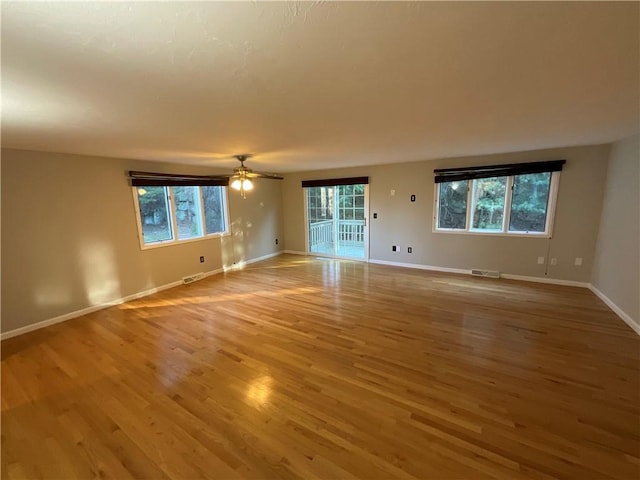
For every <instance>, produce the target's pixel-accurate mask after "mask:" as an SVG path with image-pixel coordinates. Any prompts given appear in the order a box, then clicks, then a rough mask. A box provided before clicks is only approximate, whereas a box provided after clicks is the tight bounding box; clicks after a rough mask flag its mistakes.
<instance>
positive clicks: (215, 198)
mask: <svg viewBox="0 0 640 480" xmlns="http://www.w3.org/2000/svg"><path fill="white" fill-rule="evenodd" d="M201 188H202V199H203V200H204V221H205V224H206V225H205V228H206V231H207V234H211V233H223V232H226V231H227V226H226V225H225V208H224V187H201Z"/></svg>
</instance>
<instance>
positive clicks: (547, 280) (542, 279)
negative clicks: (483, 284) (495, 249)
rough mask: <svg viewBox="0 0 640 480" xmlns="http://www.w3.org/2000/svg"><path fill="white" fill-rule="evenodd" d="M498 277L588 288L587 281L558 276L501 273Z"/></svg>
mask: <svg viewBox="0 0 640 480" xmlns="http://www.w3.org/2000/svg"><path fill="white" fill-rule="evenodd" d="M500 278H506V279H507V280H520V281H523V282H536V283H550V284H552V285H565V286H567V287H581V288H589V283H587V282H578V281H575V280H561V279H559V278H546V277H530V276H527V275H512V274H510V273H501V274H500Z"/></svg>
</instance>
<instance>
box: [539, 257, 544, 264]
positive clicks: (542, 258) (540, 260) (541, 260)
mask: <svg viewBox="0 0 640 480" xmlns="http://www.w3.org/2000/svg"><path fill="white" fill-rule="evenodd" d="M538 265H544V257H538Z"/></svg>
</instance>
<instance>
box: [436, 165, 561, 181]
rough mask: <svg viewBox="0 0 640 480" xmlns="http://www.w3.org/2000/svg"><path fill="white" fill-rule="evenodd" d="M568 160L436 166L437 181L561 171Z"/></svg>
mask: <svg viewBox="0 0 640 480" xmlns="http://www.w3.org/2000/svg"><path fill="white" fill-rule="evenodd" d="M566 162H567V161H566V160H550V161H546V162H529V163H508V164H505V165H481V166H477V167H462V168H436V169H435V170H434V171H433V173H434V174H435V182H436V183H442V182H457V181H459V180H472V179H474V178H491V177H506V176H508V175H522V174H526V173H543V172H559V171H561V170H562V166H563V165H564V164H565V163H566Z"/></svg>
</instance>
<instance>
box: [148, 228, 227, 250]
mask: <svg viewBox="0 0 640 480" xmlns="http://www.w3.org/2000/svg"><path fill="white" fill-rule="evenodd" d="M230 236H231V233H230V232H224V233H211V234H209V235H205V236H204V237H197V238H189V239H186V240H178V241H167V242H158V243H150V244H148V245H147V244H142V245H140V250H153V249H155V248H162V247H171V246H174V245H183V244H185V243H193V242H202V241H203V240H213V239H215V238H223V237H230Z"/></svg>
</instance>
